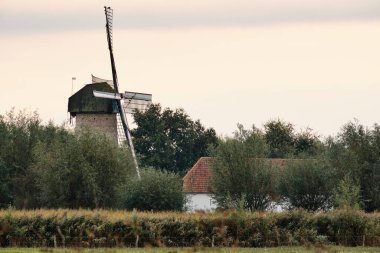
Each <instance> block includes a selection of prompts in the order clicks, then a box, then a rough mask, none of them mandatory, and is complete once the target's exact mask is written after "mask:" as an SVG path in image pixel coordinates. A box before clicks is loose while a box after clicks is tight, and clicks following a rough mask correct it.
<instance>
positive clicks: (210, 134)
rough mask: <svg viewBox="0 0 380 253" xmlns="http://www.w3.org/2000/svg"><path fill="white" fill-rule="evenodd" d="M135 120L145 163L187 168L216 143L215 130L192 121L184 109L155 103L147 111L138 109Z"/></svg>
mask: <svg viewBox="0 0 380 253" xmlns="http://www.w3.org/2000/svg"><path fill="white" fill-rule="evenodd" d="M134 120H135V123H136V125H137V127H136V129H134V130H132V136H133V141H134V145H135V149H136V152H137V153H138V155H139V159H140V162H141V165H142V166H151V167H155V168H160V169H165V170H168V171H174V172H184V171H185V170H187V169H188V168H190V167H191V166H192V165H193V164H194V163H195V162H196V161H197V160H198V158H199V157H201V156H205V155H207V148H208V146H209V145H215V144H216V143H217V137H216V133H215V130H214V129H213V128H207V129H206V128H205V127H204V126H203V125H202V124H201V123H200V121H199V120H196V121H193V120H192V119H190V117H189V116H188V115H187V114H186V112H185V111H184V110H183V109H176V110H174V111H173V110H171V109H169V108H165V109H163V110H162V108H161V105H160V104H152V105H151V106H150V107H149V108H148V110H146V111H145V112H139V111H137V112H136V113H135V114H134Z"/></svg>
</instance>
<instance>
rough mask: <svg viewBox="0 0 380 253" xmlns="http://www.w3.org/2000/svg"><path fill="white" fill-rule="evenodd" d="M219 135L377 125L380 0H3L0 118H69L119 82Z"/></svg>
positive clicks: (328, 132)
mask: <svg viewBox="0 0 380 253" xmlns="http://www.w3.org/2000/svg"><path fill="white" fill-rule="evenodd" d="M104 5H109V6H111V7H112V8H113V9H114V51H115V61H116V66H117V71H118V77H119V82H120V86H121V90H123V91H124V90H130V91H140V92H146V93H152V94H153V100H154V102H159V103H161V104H162V105H163V106H164V107H170V108H178V107H181V108H183V109H185V111H186V112H187V113H188V114H189V115H190V117H191V118H192V119H200V120H201V122H202V123H203V124H204V125H205V126H207V127H213V128H215V130H216V131H217V133H218V134H219V135H230V134H231V133H232V132H233V131H234V130H236V124H237V123H238V122H239V123H242V124H244V125H245V126H246V127H250V126H251V125H252V124H255V125H256V126H258V127H262V125H263V123H265V122H266V121H268V120H270V119H274V118H280V119H282V120H285V121H289V122H292V123H294V124H295V126H296V129H297V130H300V129H305V128H306V127H311V128H312V129H314V130H315V131H316V132H317V133H319V134H320V135H322V136H327V135H334V134H336V133H337V132H338V131H339V129H340V127H341V126H342V125H343V124H344V123H346V122H348V121H349V120H353V119H354V118H357V119H358V120H359V121H360V122H361V123H362V124H364V125H367V126H371V125H372V124H373V123H375V122H378V123H380V113H379V108H380V99H379V97H380V71H379V70H380V0H308V1H305V0H192V1H184V0H165V1H160V0H146V1H141V0H133V1H131V0H129V1H121V0H120V1H98V0H97V1H95V0H86V1H65V2H63V1H49V0H38V1H18V0H0V46H1V47H0V71H1V72H0V73H1V80H2V82H1V92H0V114H4V113H5V112H6V111H9V110H10V109H11V108H12V107H15V108H16V109H24V108H26V109H28V110H38V112H39V114H40V116H41V117H42V119H43V120H45V121H48V120H50V119H51V120H53V121H54V122H55V123H56V124H61V123H62V122H64V121H65V120H66V119H67V100H68V97H69V96H70V95H71V78H72V77H76V81H74V92H75V91H77V90H78V89H80V88H81V87H82V86H83V85H84V84H87V83H90V82H91V74H94V75H96V76H99V77H102V78H107V79H111V67H110V61H109V53H108V48H107V41H106V33H105V17H104V10H103V6H104Z"/></svg>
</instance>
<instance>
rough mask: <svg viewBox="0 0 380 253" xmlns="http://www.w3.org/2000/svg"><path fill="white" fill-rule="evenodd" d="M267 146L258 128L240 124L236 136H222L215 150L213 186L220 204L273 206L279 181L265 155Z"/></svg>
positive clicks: (263, 208) (226, 206) (255, 208)
mask: <svg viewBox="0 0 380 253" xmlns="http://www.w3.org/2000/svg"><path fill="white" fill-rule="evenodd" d="M266 152H267V146H266V144H265V140H264V136H263V134H262V133H261V131H259V130H258V129H256V128H254V127H253V129H252V130H246V129H244V128H243V126H242V125H239V126H238V131H237V132H235V136H234V138H227V139H225V140H221V141H220V143H219V144H218V146H217V147H216V148H215V149H214V150H213V151H212V154H213V156H214V161H213V164H212V175H213V177H212V187H213V190H214V192H215V198H216V200H217V202H218V205H219V206H220V207H222V208H229V207H235V208H239V207H240V206H241V202H242V201H243V202H245V203H244V207H245V208H246V209H249V210H265V209H267V208H268V207H269V206H270V203H271V199H272V196H273V195H274V193H275V192H274V190H275V185H276V172H275V171H276V170H275V169H274V168H273V167H272V166H271V164H270V162H269V161H268V160H267V159H262V158H263V157H265V154H266Z"/></svg>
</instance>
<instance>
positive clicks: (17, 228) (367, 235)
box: [0, 209, 380, 252]
mask: <svg viewBox="0 0 380 253" xmlns="http://www.w3.org/2000/svg"><path fill="white" fill-rule="evenodd" d="M304 245H342V246H349V247H355V248H353V249H355V250H356V251H352V252H360V251H358V250H359V249H360V248H358V247H363V246H372V247H373V248H365V250H369V251H368V252H376V251H372V250H374V249H377V250H378V248H375V247H380V214H379V213H373V214H366V213H363V212H352V211H334V212H328V213H308V212H304V211H289V212H283V213H269V212H266V213H265V212H264V213H259V212H237V211H235V212H217V213H180V212H160V213H152V212H126V211H121V210H117V211H114V210H81V209H79V210H69V209H57V210H47V209H45V210H44V209H41V210H29V211H27V210H12V209H9V210H0V248H1V247H9V250H10V251H9V252H12V250H17V248H19V247H22V248H37V249H38V250H40V249H41V248H44V247H46V248H47V249H49V250H48V251H51V250H50V249H51V248H57V247H58V248H67V247H68V248H73V249H74V248H78V249H82V248H88V249H92V248H112V250H115V251H112V252H118V251H119V249H118V248H120V247H121V248H123V250H126V249H125V248H140V249H141V248H144V250H146V251H142V252H149V250H152V251H151V252H167V251H165V250H169V251H170V252H172V249H175V248H190V249H195V250H196V251H201V249H202V248H206V249H207V251H209V250H210V249H211V248H215V249H217V251H218V252H244V251H245V250H246V249H248V248H250V249H251V250H252V248H254V249H255V251H257V252H278V251H276V250H279V249H282V250H293V249H295V250H303V248H286V246H291V247H297V246H304ZM12 247H13V248H12ZM193 247H195V248H193ZM276 247H277V248H276ZM146 248H151V249H146ZM237 248H238V249H237ZM259 248H261V249H259ZM161 249H162V250H164V251H161ZM7 250H8V249H7ZM30 250H33V249H30ZM129 250H131V251H130V252H136V251H133V250H134V249H128V251H129ZM186 250H187V249H186ZM223 250H224V251H223ZM236 250H238V251H236ZM270 250H274V251H270ZM317 250H321V249H317ZM348 250H350V248H348ZM177 251H178V252H180V251H179V249H177ZM181 251H182V250H181ZM32 252H33V251H32ZM137 252H139V251H137ZM281 252H303V251H281ZM305 252H308V251H305ZM348 252H349V251H348ZM363 252H367V251H363ZM378 252H380V251H378Z"/></svg>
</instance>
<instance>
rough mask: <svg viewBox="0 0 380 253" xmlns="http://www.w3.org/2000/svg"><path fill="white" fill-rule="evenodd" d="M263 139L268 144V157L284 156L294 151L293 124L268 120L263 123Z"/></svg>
mask: <svg viewBox="0 0 380 253" xmlns="http://www.w3.org/2000/svg"><path fill="white" fill-rule="evenodd" d="M264 129H265V140H266V142H267V144H268V146H269V149H270V153H269V157H270V158H284V157H286V156H287V155H288V154H293V153H294V142H295V134H294V126H293V124H291V123H288V122H283V121H280V120H279V119H277V120H270V121H268V122H267V123H265V125H264Z"/></svg>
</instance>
